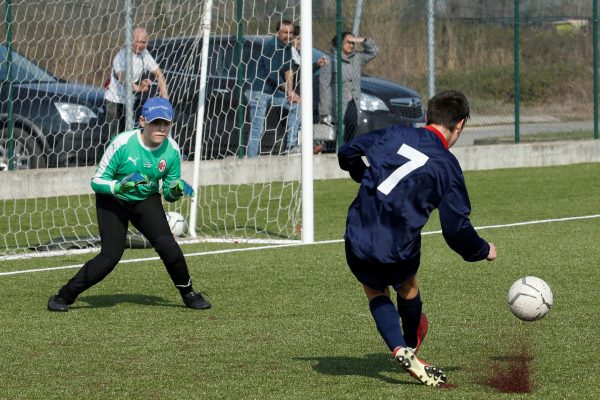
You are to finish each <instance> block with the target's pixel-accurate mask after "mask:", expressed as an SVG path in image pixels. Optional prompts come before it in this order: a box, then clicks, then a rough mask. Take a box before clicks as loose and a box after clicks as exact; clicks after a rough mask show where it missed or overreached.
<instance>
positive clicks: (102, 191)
mask: <svg viewBox="0 0 600 400" xmlns="http://www.w3.org/2000/svg"><path fill="white" fill-rule="evenodd" d="M172 120H173V107H172V105H171V103H170V102H169V100H167V99H165V98H158V97H157V98H150V99H148V100H147V101H146V102H145V103H144V106H143V107H142V115H141V116H140V126H141V127H142V129H134V130H131V131H125V132H123V133H121V134H119V135H118V136H116V137H115V138H114V139H113V140H112V141H111V142H110V145H109V146H108V147H107V149H106V152H105V153H104V155H103V156H102V159H101V160H100V163H99V164H98V167H97V168H96V174H95V175H94V177H93V178H92V189H93V190H94V192H96V214H97V217H98V229H99V231H100V241H101V246H102V248H101V250H100V253H99V254H98V255H97V256H95V257H94V258H92V259H91V260H89V261H88V262H86V263H85V264H84V265H83V267H81V269H80V270H79V272H77V274H75V276H74V277H73V278H71V280H69V282H67V283H66V284H65V285H64V286H63V287H62V288H61V289H60V290H59V291H58V294H56V295H53V296H51V297H50V299H49V300H48V309H49V310H51V311H68V310H69V305H70V304H72V303H73V302H74V301H75V299H76V298H77V296H79V295H80V294H81V293H82V292H83V291H84V290H86V289H88V288H90V287H91V286H93V285H95V284H97V283H98V282H100V281H101V280H102V279H104V278H105V277H106V276H107V275H108V274H109V273H110V272H111V271H112V270H113V269H114V268H115V266H116V265H117V263H118V262H119V260H120V259H121V256H122V255H123V251H124V250H125V239H126V235H127V226H128V224H129V221H131V223H132V224H133V226H135V227H136V228H137V229H138V230H139V231H140V232H141V233H142V234H143V235H144V236H145V237H146V238H147V239H148V240H149V241H150V243H151V244H152V246H153V247H154V249H155V250H156V252H157V253H158V255H159V256H160V258H161V260H162V261H163V263H164V264H165V267H166V268H167V272H168V273H169V276H170V277H171V280H172V281H173V283H174V284H175V286H176V287H177V289H179V292H180V294H181V297H182V298H183V302H184V304H185V305H186V306H187V307H189V308H193V309H207V308H211V304H210V303H209V302H208V301H207V300H206V299H204V297H203V296H202V294H200V293H196V292H195V291H194V289H193V287H192V280H191V278H190V275H189V272H188V268H187V264H186V262H185V258H184V256H183V252H182V251H181V248H180V247H179V245H178V244H177V242H176V241H175V239H174V238H173V234H172V233H171V230H170V228H169V223H168V222H167V218H166V216H165V210H164V209H163V206H162V202H161V196H160V192H159V190H160V188H161V185H160V183H159V182H160V181H162V195H163V197H164V198H165V200H167V201H169V202H173V201H176V200H178V199H180V198H181V197H182V196H183V195H187V196H193V194H194V190H193V189H192V187H191V186H190V185H188V184H187V183H186V182H185V181H184V180H183V179H181V159H180V154H179V146H178V145H177V143H176V142H175V141H174V140H173V139H172V138H171V137H170V136H169V130H170V129H171V125H172V122H171V121H172Z"/></svg>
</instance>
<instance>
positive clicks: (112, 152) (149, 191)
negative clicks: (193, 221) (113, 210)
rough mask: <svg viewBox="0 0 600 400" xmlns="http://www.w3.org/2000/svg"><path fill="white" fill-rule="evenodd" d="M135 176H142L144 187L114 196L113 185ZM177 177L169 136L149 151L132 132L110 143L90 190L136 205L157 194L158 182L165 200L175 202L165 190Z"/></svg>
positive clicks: (178, 171) (176, 150)
mask: <svg viewBox="0 0 600 400" xmlns="http://www.w3.org/2000/svg"><path fill="white" fill-rule="evenodd" d="M135 172H139V173H140V174H143V175H144V176H146V177H147V178H148V183H146V184H142V185H138V186H136V187H135V188H134V189H133V190H131V191H129V192H127V193H116V191H115V188H116V186H117V184H118V183H119V182H121V180H122V179H123V178H125V177H126V176H128V175H130V174H132V173H135ZM180 177H181V159H180V156H179V146H178V145H177V142H175V140H173V139H172V138H171V137H170V136H169V137H167V139H165V141H164V142H162V144H161V145H160V146H157V147H155V148H151V147H148V146H146V145H145V144H144V143H143V142H142V132H141V130H140V129H134V130H131V131H125V132H123V133H121V134H119V135H117V136H115V137H114V138H113V140H112V141H111V142H110V144H109V145H108V147H107V149H106V151H105V152H104V155H103V156H102V159H101V160H100V163H99V164H98V166H97V167H96V174H95V175H94V177H93V178H92V189H93V190H94V192H96V193H101V194H108V195H114V196H116V197H118V198H119V199H123V200H126V201H140V200H144V199H146V198H148V197H149V196H151V195H153V194H155V193H158V192H159V190H160V184H159V181H160V180H162V188H163V196H164V198H165V200H167V201H175V200H177V199H178V198H179V197H180V196H174V195H172V193H171V190H170V189H169V187H170V185H171V183H173V182H175V181H177V180H178V179H179V178H180Z"/></svg>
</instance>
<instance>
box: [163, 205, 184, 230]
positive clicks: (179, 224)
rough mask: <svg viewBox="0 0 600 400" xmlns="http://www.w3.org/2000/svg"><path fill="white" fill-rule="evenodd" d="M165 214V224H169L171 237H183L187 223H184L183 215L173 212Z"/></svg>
mask: <svg viewBox="0 0 600 400" xmlns="http://www.w3.org/2000/svg"><path fill="white" fill-rule="evenodd" d="M165 214H166V216H167V222H168V223H169V228H171V233H172V234H173V236H183V234H184V233H185V232H186V231H187V223H186V222H185V218H183V215H181V214H179V213H178V212H175V211H168V212H166V213H165Z"/></svg>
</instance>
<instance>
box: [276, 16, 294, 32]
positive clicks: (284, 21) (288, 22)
mask: <svg viewBox="0 0 600 400" xmlns="http://www.w3.org/2000/svg"><path fill="white" fill-rule="evenodd" d="M283 25H292V26H294V23H293V22H292V21H290V20H289V19H282V20H281V21H279V22H278V23H277V26H276V28H277V32H279V31H280V30H281V27H282V26H283ZM294 29H295V28H294Z"/></svg>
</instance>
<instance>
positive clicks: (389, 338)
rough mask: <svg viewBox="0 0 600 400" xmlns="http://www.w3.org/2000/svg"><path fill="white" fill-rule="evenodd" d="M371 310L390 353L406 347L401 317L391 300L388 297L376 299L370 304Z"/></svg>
mask: <svg viewBox="0 0 600 400" xmlns="http://www.w3.org/2000/svg"><path fill="white" fill-rule="evenodd" d="M369 309H370V310H371V314H372V315H373V319H374V320H375V325H376V326H377V330H378V331H379V334H380V335H381V337H382V338H383V340H384V341H385V344H386V345H387V346H388V348H389V349H390V351H394V349H395V348H396V347H398V346H402V347H406V343H404V338H403V336H402V330H401V328H400V317H399V316H398V312H397V311H396V307H394V303H392V301H391V300H390V298H389V297H387V296H377V297H375V298H374V299H372V300H371V301H370V302H369Z"/></svg>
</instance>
